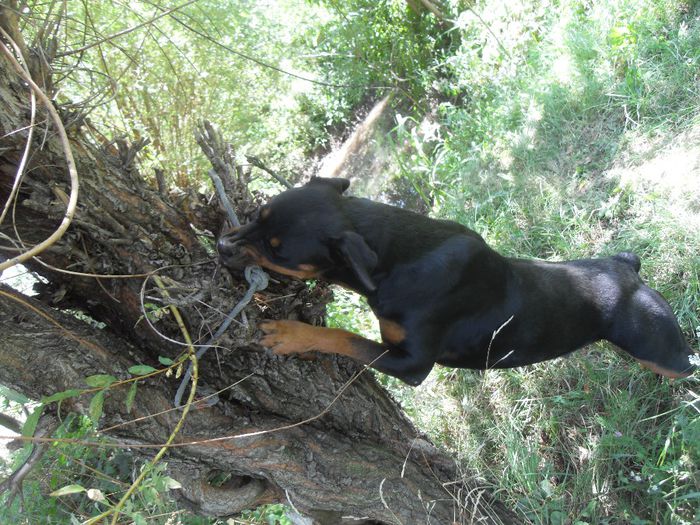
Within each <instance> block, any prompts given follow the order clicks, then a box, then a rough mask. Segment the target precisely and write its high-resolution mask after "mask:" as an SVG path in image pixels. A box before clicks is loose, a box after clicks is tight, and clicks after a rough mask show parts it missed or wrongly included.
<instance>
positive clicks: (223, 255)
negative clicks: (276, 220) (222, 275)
mask: <svg viewBox="0 0 700 525" xmlns="http://www.w3.org/2000/svg"><path fill="white" fill-rule="evenodd" d="M239 231H240V230H239ZM239 231H236V232H233V233H227V234H226V235H222V236H221V237H220V238H219V240H218V241H217V242H216V250H217V251H218V252H219V259H221V262H222V263H223V265H224V266H226V267H227V268H230V269H232V270H242V269H243V268H245V267H246V266H247V265H249V264H251V262H253V260H252V258H251V256H250V254H249V252H248V250H246V249H245V247H246V246H248V243H247V242H246V240H245V239H244V238H243V237H242V236H241V235H240V234H239Z"/></svg>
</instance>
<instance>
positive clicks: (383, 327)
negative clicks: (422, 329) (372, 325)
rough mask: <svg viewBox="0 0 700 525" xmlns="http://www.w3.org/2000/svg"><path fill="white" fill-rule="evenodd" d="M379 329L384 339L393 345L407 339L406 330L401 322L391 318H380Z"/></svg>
mask: <svg viewBox="0 0 700 525" xmlns="http://www.w3.org/2000/svg"><path fill="white" fill-rule="evenodd" d="M379 331H380V332H381V334H382V340H383V341H385V342H387V343H391V344H393V345H397V344H399V343H401V342H402V341H403V340H404V339H406V330H404V328H403V327H402V326H401V325H400V324H399V323H397V322H395V321H390V320H389V319H381V318H380V319H379Z"/></svg>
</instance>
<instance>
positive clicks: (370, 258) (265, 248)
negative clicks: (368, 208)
mask: <svg viewBox="0 0 700 525" xmlns="http://www.w3.org/2000/svg"><path fill="white" fill-rule="evenodd" d="M349 185H350V182H349V181H348V180H347V179H324V178H318V177H314V178H312V179H311V181H310V182H308V183H307V184H306V185H304V186H302V187H300V188H294V189H291V190H287V191H285V192H283V193H280V194H279V195H277V196H276V197H274V198H273V199H272V200H271V201H270V202H269V203H267V204H265V205H264V206H262V207H260V209H259V210H258V211H257V214H256V216H255V218H254V219H253V220H252V221H251V222H249V223H248V224H246V225H245V226H242V227H241V228H238V229H236V230H234V231H232V232H230V233H227V234H225V235H223V236H222V237H221V238H220V239H219V241H218V243H217V248H218V251H219V256H220V257H221V260H222V261H223V263H224V265H226V266H227V267H229V268H232V269H239V268H241V267H243V266H245V265H246V264H250V263H251V262H254V263H256V264H259V265H260V266H263V267H265V268H268V269H270V270H273V271H276V272H278V273H281V274H284V275H291V276H293V277H298V278H301V279H311V278H321V277H324V276H327V274H328V273H329V272H333V273H336V274H337V270H338V269H346V270H348V271H349V272H350V273H351V274H352V275H353V276H354V279H355V280H356V281H358V282H359V283H360V284H361V285H362V287H363V288H364V289H365V290H366V291H372V290H374V289H375V285H374V282H373V281H372V278H371V272H372V270H373V269H374V267H375V266H376V264H377V256H376V254H375V253H374V252H373V251H372V250H371V249H370V247H369V246H367V244H366V242H365V240H364V239H363V238H362V236H360V235H359V234H357V233H356V232H355V231H353V228H352V224H351V223H350V221H349V220H348V218H347V217H346V216H345V214H344V213H343V205H342V200H343V197H342V194H343V192H344V191H345V190H346V189H347V188H348V186H349ZM341 274H342V272H341Z"/></svg>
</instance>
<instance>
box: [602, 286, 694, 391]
mask: <svg viewBox="0 0 700 525" xmlns="http://www.w3.org/2000/svg"><path fill="white" fill-rule="evenodd" d="M606 339H607V340H609V341H610V342H612V343H614V344H615V345H617V346H619V347H620V348H621V349H622V350H624V351H625V352H627V353H629V354H630V355H632V356H633V357H634V358H635V359H637V360H639V361H640V362H641V364H642V365H643V366H645V367H647V368H650V369H651V370H653V371H654V372H656V373H657V374H661V375H664V376H667V377H676V378H677V377H687V376H689V375H691V374H692V373H693V371H694V370H695V369H696V368H697V367H696V366H695V365H694V364H693V363H692V362H691V361H692V359H691V358H692V356H693V352H692V350H691V349H690V346H689V345H688V343H687V342H686V340H685V338H684V337H683V333H682V332H681V329H680V326H678V321H677V320H676V316H675V315H674V314H673V311H672V310H671V307H670V306H669V304H668V303H667V302H666V300H665V299H664V298H663V297H662V295H661V294H660V293H659V292H657V291H655V290H652V289H651V288H649V287H648V286H646V285H643V284H642V285H640V286H639V287H638V288H637V289H636V290H635V291H634V292H633V293H631V294H630V296H629V297H627V298H625V299H624V300H621V301H620V303H619V304H618V305H617V306H616V308H615V312H614V320H613V321H612V323H611V330H610V333H609V334H608V336H607V337H606Z"/></svg>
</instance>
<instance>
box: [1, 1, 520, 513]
mask: <svg viewBox="0 0 700 525" xmlns="http://www.w3.org/2000/svg"><path fill="white" fill-rule="evenodd" d="M0 9H2V8H0ZM42 111H43V110H42V109H41V108H40V109H39V114H41V112H42ZM29 114H30V113H29V93H28V91H27V88H26V86H24V85H23V84H22V82H21V81H20V80H19V79H18V77H17V76H16V74H15V73H14V72H13V70H12V69H11V68H10V67H9V65H8V63H7V61H6V60H4V59H0V137H2V138H1V139H0V204H4V203H5V202H6V200H7V199H8V196H9V192H10V188H11V186H12V183H13V180H14V178H15V175H16V173H17V167H18V164H19V162H20V158H21V156H22V152H23V149H24V147H25V141H26V140H27V129H26V126H27V125H28V124H29ZM47 121H48V119H44V118H38V119H37V122H38V124H37V127H38V129H37V130H36V131H37V132H35V134H34V137H35V139H34V143H33V144H32V145H31V152H30V163H29V164H28V166H27V168H26V170H25V173H26V175H25V178H24V181H23V183H22V186H21V188H20V192H19V195H18V197H17V202H16V208H15V212H14V220H13V221H10V220H6V221H5V222H4V223H3V224H2V225H0V231H1V232H2V233H3V234H4V235H6V236H7V237H4V239H3V242H2V243H1V244H2V247H1V248H0V254H1V255H4V256H6V257H11V256H13V255H15V254H16V251H15V248H13V247H12V246H10V245H9V244H8V242H7V241H6V240H5V239H7V238H8V237H9V238H11V239H14V240H15V243H16V247H17V246H20V243H24V244H25V245H31V244H34V243H37V242H39V241H40V240H42V239H43V238H45V237H46V236H48V234H49V233H50V232H51V231H52V229H53V228H54V227H55V226H56V225H57V223H58V222H59V221H60V217H61V216H62V214H63V210H64V196H65V195H66V194H67V193H68V192H69V188H68V178H67V174H66V170H65V168H64V166H65V162H64V159H63V155H62V150H61V146H60V144H59V143H58V140H57V138H56V136H55V133H54V130H53V129H52V128H51V127H50V125H49V124H47V123H46V122H47ZM45 126H49V127H48V128H46V129H44V128H45ZM88 127H89V124H87V123H84V122H83V123H82V124H81V125H80V126H78V125H74V126H73V127H71V128H69V135H70V138H71V147H72V149H73V152H74V155H75V158H76V162H77V166H78V172H79V175H80V183H81V187H80V200H79V207H78V211H77V214H76V219H75V220H74V222H73V224H72V225H71V227H70V228H69V230H68V232H67V233H66V235H65V236H64V237H63V238H62V239H61V241H60V242H58V243H57V244H56V245H54V246H53V247H52V248H50V249H49V250H48V251H47V252H45V253H44V254H42V255H41V257H40V258H41V259H42V262H39V261H37V260H32V261H31V262H30V263H29V264H28V267H29V268H30V269H31V270H32V271H33V272H35V273H36V274H38V275H40V276H42V277H44V278H45V279H46V280H47V281H48V284H41V285H39V286H38V287H37V289H38V291H39V294H38V295H37V296H36V297H33V298H30V297H26V296H21V295H19V294H18V293H17V292H15V291H12V290H9V289H8V288H5V287H3V288H1V289H0V326H2V337H0V383H2V384H5V385H8V386H10V387H12V388H14V389H16V390H18V391H20V392H22V393H23V394H25V395H26V396H28V397H30V398H34V399H39V398H41V397H42V396H45V395H50V394H53V393H55V392H60V391H63V390H67V389H70V388H80V387H83V386H85V383H84V378H85V377H86V376H89V375H92V374H98V373H99V374H111V375H113V376H115V377H117V378H120V379H123V378H127V377H129V374H128V372H127V369H128V368H129V367H130V366H132V365H134V364H137V363H144V364H151V365H154V366H157V364H158V360H157V358H158V356H169V357H175V356H176V355H177V354H178V353H180V352H181V351H182V349H183V346H182V345H177V344H175V343H173V342H169V341H168V340H165V339H163V337H162V336H161V335H160V334H159V333H156V332H155V331H154V330H152V329H151V327H150V326H149V325H148V324H147V323H145V322H144V320H143V316H142V309H141V299H140V293H141V287H142V283H143V279H144V278H143V277H138V278H96V277H86V276H81V275H76V274H67V273H64V272H61V271H57V270H56V269H55V268H62V269H69V270H71V271H73V272H84V273H96V274H101V275H107V274H109V275H113V274H133V273H138V274H142V273H147V272H151V271H153V270H155V269H157V268H164V269H163V270H162V271H161V272H160V273H161V275H163V276H166V277H168V280H167V282H168V284H169V287H170V291H171V292H170V293H171V295H177V296H179V298H180V299H181V301H180V310H181V311H182V313H183V315H184V317H185V322H186V324H187V327H188V329H189V331H190V333H191V334H192V335H193V337H194V338H195V339H197V340H198V341H203V340H204V339H207V338H208V336H209V334H210V333H212V332H213V331H214V330H216V328H217V326H218V324H219V323H220V322H221V321H222V320H223V315H222V314H221V313H220V312H222V311H227V310H228V309H229V308H230V305H232V304H233V303H234V302H236V301H237V300H238V298H239V297H240V296H241V295H242V293H243V291H244V289H245V283H244V282H243V281H242V279H241V278H240V277H239V276H234V277H233V278H229V276H228V275H222V274H221V273H217V272H215V266H216V260H215V254H213V253H212V252H211V250H210V249H208V248H207V239H206V234H205V235H203V234H201V232H217V231H218V230H219V229H220V227H221V224H222V223H223V214H222V213H221V211H220V210H219V209H217V208H214V207H208V206H206V205H205V203H204V201H203V200H200V199H198V198H197V196H194V197H192V198H190V199H186V200H185V201H184V202H185V203H187V205H186V206H185V205H183V204H182V202H183V201H181V202H180V205H178V204H177V203H176V202H175V200H174V199H170V198H169V197H167V196H166V195H163V193H162V192H160V191H158V190H157V189H156V188H155V187H151V186H149V184H148V183H147V182H146V181H145V179H144V177H143V176H142V175H141V174H139V173H138V171H137V169H136V168H135V166H134V165H133V162H132V161H133V155H130V152H129V150H128V148H125V146H124V145H122V146H121V147H120V148H119V149H117V150H114V149H112V148H111V147H110V146H106V147H101V146H100V145H98V144H96V143H95V142H94V141H93V140H91V139H90V136H89V134H88V133H87V131H88ZM154 186H155V183H154ZM161 189H162V188H161ZM240 197H241V196H240V195H239V196H238V201H239V203H240V202H248V204H249V205H250V206H251V207H252V205H253V203H252V201H251V199H250V198H249V197H248V198H246V199H243V200H242V201H241V198H240ZM242 206H243V209H242V210H240V211H241V212H242V215H243V216H245V214H246V213H247V212H249V211H250V210H249V209H247V208H246V205H245V204H242ZM15 228H16V231H15ZM20 239H21V241H20ZM47 265H50V266H47ZM156 292H157V290H156V289H154V290H151V289H150V288H147V289H146V294H147V295H152V294H153V295H154V294H156ZM188 294H195V295H196V297H195V299H196V300H193V299H192V298H191V297H189V295H188ZM328 295H329V294H328V291H327V289H326V288H324V287H323V286H317V287H316V288H314V289H313V290H310V289H309V288H307V287H306V286H305V285H304V284H303V283H298V282H289V281H286V280H282V279H280V280H279V281H273V282H272V283H271V285H270V287H269V288H268V290H267V291H266V292H265V293H264V294H258V295H257V296H256V300H255V301H254V302H253V303H251V305H250V306H249V307H248V309H247V311H246V313H247V323H243V324H240V323H239V324H234V325H233V327H232V328H231V329H229V331H228V332H227V334H226V335H225V336H224V337H223V338H222V339H221V340H220V341H219V343H218V344H219V347H218V349H217V351H216V352H214V351H210V352H209V354H208V355H207V356H206V357H205V358H204V359H203V360H202V362H201V363H200V383H201V384H203V385H206V387H207V388H209V389H213V390H219V389H222V388H225V387H227V386H229V385H231V384H234V383H237V382H240V383H239V384H237V385H236V386H235V387H233V388H230V389H228V390H226V391H225V392H224V393H221V394H219V395H218V396H216V397H215V398H213V399H214V400H215V402H214V403H210V404H208V405H207V406H203V407H199V408H198V409H196V410H193V411H191V412H190V415H189V416H188V418H187V421H186V424H185V426H184V428H183V430H182V431H181V432H180V434H179V435H178V438H177V440H178V443H179V444H178V446H175V447H173V448H172V449H170V451H169V453H168V455H167V457H166V461H167V462H168V467H169V469H170V470H171V472H172V475H173V477H175V478H176V479H178V480H179V481H180V482H181V483H182V485H183V488H182V490H179V491H177V492H179V495H180V497H181V498H182V499H183V500H184V501H185V502H187V504H188V505H189V506H191V507H192V508H194V509H195V510H196V511H197V512H200V513H203V514H208V515H215V516H227V515H232V514H236V513H238V512H240V511H241V510H243V509H245V508H251V507H255V506H256V505H259V504H261V503H265V502H272V501H281V502H291V503H292V504H293V505H294V506H295V507H296V508H297V509H298V510H299V511H301V512H302V513H304V514H307V515H309V516H312V517H313V519H314V522H315V523H321V524H326V523H327V524H338V523H346V522H347V523H358V522H366V523H370V522H371V523H375V522H378V523H403V524H414V523H434V524H447V523H453V522H457V523H472V522H478V523H517V521H518V520H517V519H515V518H513V517H512V515H511V514H510V513H509V512H508V511H507V510H506V509H504V508H503V507H502V506H500V505H499V504H498V503H496V502H494V501H493V500H492V498H490V497H487V492H486V491H481V490H477V489H476V486H477V485H476V483H475V482H474V481H473V478H472V477H471V474H469V473H467V474H465V473H460V472H459V469H458V468H457V466H456V465H455V463H454V462H453V461H452V460H451V459H450V457H449V456H448V455H447V454H446V453H445V452H443V451H441V450H439V449H437V448H435V447H434V446H433V445H432V444H431V443H429V442H428V441H427V440H426V438H425V437H423V436H421V434H420V433H419V432H418V431H417V430H416V429H415V428H414V427H413V425H412V424H411V423H410V422H409V421H408V420H407V418H406V417H405V416H404V415H403V413H402V412H401V409H400V407H399V406H398V405H397V404H396V403H395V402H394V401H393V400H392V399H391V397H390V396H389V395H388V394H387V392H386V391H385V390H384V389H383V388H382V387H381V386H380V385H379V384H378V383H377V382H376V381H375V380H374V379H373V377H372V376H371V374H370V373H368V372H364V373H362V374H360V376H359V377H358V378H357V379H356V380H354V381H353V382H352V383H351V384H350V385H349V386H347V383H348V382H349V381H350V380H351V378H353V377H354V375H355V374H357V373H358V372H360V371H361V369H360V368H359V367H358V366H357V365H356V364H355V363H353V362H350V361H348V360H345V359H343V358H334V357H323V358H319V359H318V360H302V359H296V358H295V359H284V358H280V357H277V356H274V355H271V354H270V353H268V352H266V351H265V350H264V349H262V348H260V347H259V346H258V345H257V344H256V343H255V341H256V338H257V335H258V334H257V330H256V328H255V327H256V325H257V322H258V320H259V319H262V318H271V317H272V318H275V317H276V318H279V317H286V318H289V317H292V318H298V319H301V320H304V321H307V322H314V323H318V322H320V321H321V316H322V311H323V306H324V303H325V302H326V301H327V299H328ZM151 301H152V300H151ZM204 303H206V305H207V307H203V306H201V305H202V304H204ZM69 309H70V310H71V311H75V310H78V311H82V312H85V313H86V314H88V315H89V316H90V317H92V318H93V319H95V320H97V321H99V322H100V323H104V326H105V327H104V328H96V327H95V326H94V325H93V324H88V323H86V322H84V321H81V320H78V319H77V318H76V317H75V316H74V315H73V314H71V313H67V312H66V310H69ZM156 326H157V328H158V330H159V331H161V332H162V333H164V334H166V335H167V336H168V337H170V338H172V339H175V340H179V339H181V336H180V331H179V330H178V328H177V326H176V324H175V322H174V321H173V320H172V319H171V318H169V317H168V316H165V317H164V318H163V319H161V320H160V321H159V322H158V323H157V324H156ZM176 388H177V380H175V379H174V378H169V379H168V378H164V377H162V376H159V377H157V378H153V379H149V380H144V381H142V384H141V386H140V387H139V390H138V394H137V397H136V400H135V402H134V405H133V410H132V412H131V413H127V411H126V405H125V403H124V398H125V396H126V391H127V389H126V388H123V387H117V388H114V389H111V390H110V392H109V395H108V397H107V403H106V405H105V411H104V416H103V418H102V421H101V427H102V428H104V429H108V428H109V427H113V426H114V425H118V424H121V423H125V422H129V421H131V420H132V419H134V418H137V417H140V416H147V415H149V414H156V413H160V412H161V411H163V410H166V409H168V408H171V407H172V399H173V394H174V391H175V389H176ZM343 388H344V389H345V390H344V391H343V392H342V395H340V396H338V394H339V393H340V392H341V389H343ZM336 397H337V399H336ZM88 404H89V396H81V397H77V398H74V399H72V400H71V401H70V408H71V409H73V410H76V411H78V412H83V413H85V412H86V411H87V410H88ZM319 414H322V416H321V417H316V416H318V415H319ZM178 417H179V412H178V411H172V412H167V413H164V414H162V415H159V416H157V417H151V418H148V419H144V420H142V421H139V422H134V423H130V424H126V425H122V426H119V427H116V428H114V429H111V430H107V431H106V435H108V436H111V437H113V438H114V440H115V442H116V443H122V444H124V446H130V447H131V448H132V449H133V450H134V451H137V452H138V451H140V453H142V454H147V453H148V452H149V451H150V450H151V449H141V448H138V447H139V446H140V445H158V444H161V443H163V442H165V440H166V439H167V437H168V435H169V434H170V432H171V431H172V429H173V427H174V425H175V423H176V421H177V419H178ZM306 420H310V421H309V422H308V423H305V424H299V425H295V424H296V423H299V422H303V421H306ZM275 429H277V430H275ZM254 431H270V432H267V433H262V434H258V435H252V436H249V437H238V438H231V439H225V440H221V441H215V442H209V443H204V444H198V445H197V444H187V443H190V442H192V441H200V440H206V439H210V438H215V437H219V436H231V435H234V434H248V433H251V432H254ZM215 472H218V473H226V474H230V475H231V477H230V481H228V482H227V483H226V484H225V485H223V486H215V485H212V484H211V483H209V482H208V479H209V478H210V477H211V474H212V473H215ZM356 518H361V520H359V521H358V520H357V519H356Z"/></svg>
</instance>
